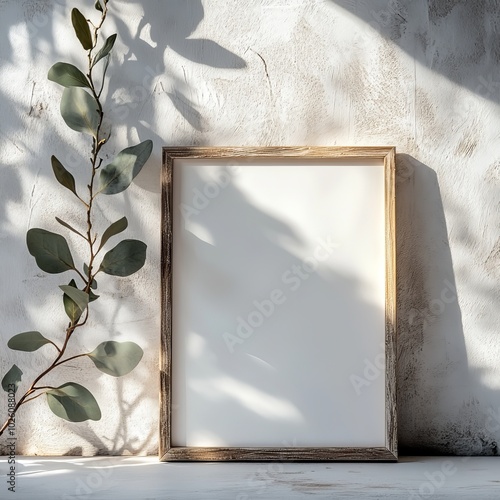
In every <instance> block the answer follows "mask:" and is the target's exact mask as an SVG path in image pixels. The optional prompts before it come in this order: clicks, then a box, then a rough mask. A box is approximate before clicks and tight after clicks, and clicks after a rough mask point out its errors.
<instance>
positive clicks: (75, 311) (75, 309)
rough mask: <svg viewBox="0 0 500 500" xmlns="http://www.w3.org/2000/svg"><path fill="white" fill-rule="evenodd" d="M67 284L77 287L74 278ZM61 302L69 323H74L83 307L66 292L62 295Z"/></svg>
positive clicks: (81, 312)
mask: <svg viewBox="0 0 500 500" xmlns="http://www.w3.org/2000/svg"><path fill="white" fill-rule="evenodd" d="M68 286H70V287H72V288H77V286H76V283H75V280H71V281H70V282H69V285H68ZM63 304H64V310H65V311H66V315H67V316H68V318H69V319H70V321H71V324H72V325H76V323H78V320H79V319H80V317H81V315H82V314H83V311H84V310H85V308H83V309H82V308H81V307H79V306H78V304H77V303H76V302H75V301H74V300H73V299H72V298H71V297H70V296H69V295H67V294H66V293H65V294H64V295H63Z"/></svg>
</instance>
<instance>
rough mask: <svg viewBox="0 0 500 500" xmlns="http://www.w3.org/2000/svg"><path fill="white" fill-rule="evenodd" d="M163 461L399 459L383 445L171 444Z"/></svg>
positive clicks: (366, 460) (378, 460)
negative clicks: (351, 446)
mask: <svg viewBox="0 0 500 500" xmlns="http://www.w3.org/2000/svg"><path fill="white" fill-rule="evenodd" d="M158 458H159V461H160V462H266V461H267V462H271V461H273V462H373V461H377V462H397V461H398V454H397V451H396V452H393V451H391V450H389V449H388V448H385V447H380V448H195V447H172V448H170V449H168V450H167V451H163V450H162V452H161V453H160V454H159V456H158Z"/></svg>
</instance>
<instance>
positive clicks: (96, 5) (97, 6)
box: [94, 0, 103, 12]
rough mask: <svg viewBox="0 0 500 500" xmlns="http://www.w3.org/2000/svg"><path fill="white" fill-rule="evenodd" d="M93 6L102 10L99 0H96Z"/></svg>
mask: <svg viewBox="0 0 500 500" xmlns="http://www.w3.org/2000/svg"><path fill="white" fill-rule="evenodd" d="M94 7H95V8H96V10H98V11H99V12H102V11H103V10H102V5H101V2H100V1H99V0H96V1H95V4H94Z"/></svg>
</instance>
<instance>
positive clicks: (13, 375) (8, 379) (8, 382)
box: [2, 365, 23, 393]
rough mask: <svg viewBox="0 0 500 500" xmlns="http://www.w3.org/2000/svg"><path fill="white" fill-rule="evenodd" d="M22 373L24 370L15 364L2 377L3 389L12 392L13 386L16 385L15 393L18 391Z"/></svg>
mask: <svg viewBox="0 0 500 500" xmlns="http://www.w3.org/2000/svg"><path fill="white" fill-rule="evenodd" d="M22 374H23V372H22V371H21V370H20V369H19V368H18V367H17V366H16V365H13V366H12V368H11V369H10V370H9V371H8V372H7V373H6V374H5V376H4V378H3V379H2V389H3V390H4V391H5V392H10V391H11V390H12V386H14V393H15V392H17V388H18V387H19V384H20V383H21V377H22Z"/></svg>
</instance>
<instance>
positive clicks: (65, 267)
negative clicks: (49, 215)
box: [26, 228, 75, 274]
mask: <svg viewBox="0 0 500 500" xmlns="http://www.w3.org/2000/svg"><path fill="white" fill-rule="evenodd" d="M26 242H27V244H28V250H29V253H30V254H31V255H33V257H35V259H36V263H37V265H38V267H39V268H40V269H41V270H42V271H45V272H46V273H51V274H58V273H62V272H64V271H70V270H71V269H75V265H74V263H73V257H72V256H71V252H70V250H69V247H68V243H67V242H66V240H65V239H64V237H62V236H61V235H60V234H56V233H51V232H50V231H46V230H45V229H39V228H33V229H30V230H29V231H28V234H27V235H26Z"/></svg>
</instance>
